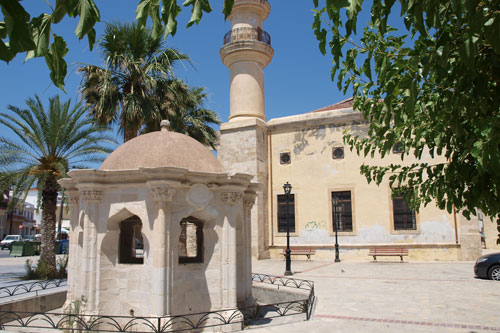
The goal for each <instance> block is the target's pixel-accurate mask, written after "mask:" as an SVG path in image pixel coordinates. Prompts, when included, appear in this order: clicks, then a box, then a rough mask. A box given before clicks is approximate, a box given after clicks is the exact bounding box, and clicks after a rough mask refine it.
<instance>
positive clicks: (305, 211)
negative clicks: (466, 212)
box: [268, 109, 459, 260]
mask: <svg viewBox="0 0 500 333" xmlns="http://www.w3.org/2000/svg"><path fill="white" fill-rule="evenodd" d="M346 129H348V130H350V131H351V132H352V133H355V134H358V135H364V134H365V133H366V131H367V124H366V123H364V122H363V121H362V119H361V118H360V116H359V115H358V114H356V113H353V112H352V110H349V109H346V110H336V111H328V112H321V113H316V114H304V115H300V116H293V117H287V118H280V119H277V120H271V121H269V122H268V130H269V131H270V133H271V140H270V141H271V148H270V151H271V152H272V156H271V163H272V175H271V176H270V177H271V179H272V185H271V192H270V199H269V203H270V214H269V221H270V224H269V232H270V233H271V234H272V235H273V236H272V242H273V244H272V245H274V246H283V245H285V243H286V237H285V236H286V233H279V232H278V229H277V195H278V194H283V188H282V186H283V184H284V183H286V182H287V181H288V182H290V184H291V185H292V186H293V190H292V193H294V194H295V214H296V221H295V223H296V232H295V233H293V234H292V237H291V241H290V242H291V244H292V245H314V246H316V247H322V246H323V247H332V246H333V244H334V232H333V227H332V224H333V221H332V211H331V209H332V204H331V192H332V191H351V200H352V210H353V231H352V232H340V233H339V244H341V248H342V246H344V248H345V251H348V252H351V253H350V254H349V255H348V256H352V257H360V256H366V253H367V249H366V250H363V251H362V254H359V253H358V254H357V253H356V251H354V250H353V249H355V248H357V247H358V248H362V247H366V246H367V245H387V244H408V245H411V246H410V247H412V248H417V247H418V246H420V245H425V247H424V248H421V249H419V250H411V251H410V253H413V255H415V256H417V257H418V256H421V254H423V253H427V254H428V255H429V259H431V257H432V258H435V259H439V258H441V259H445V258H447V259H452V260H457V259H459V255H458V254H457V253H458V252H457V250H456V245H455V243H456V238H455V221H454V216H453V214H448V213H447V212H445V211H442V210H440V209H438V208H437V207H436V206H435V205H433V204H429V205H428V206H427V207H422V208H421V209H420V212H419V213H418V214H417V230H415V231H398V230H394V227H393V217H392V214H393V209H392V198H391V191H390V187H389V184H388V181H384V182H382V184H381V185H380V186H377V185H375V184H374V183H371V184H368V183H367V181H366V179H365V177H364V176H362V175H360V172H359V168H360V166H361V165H362V164H363V163H366V164H370V165H387V164H390V163H401V158H400V155H399V154H394V153H391V154H389V155H388V156H386V157H385V158H384V159H383V160H382V159H381V158H380V157H379V156H375V157H374V158H369V157H367V158H364V157H360V156H358V155H357V154H356V152H351V151H350V150H349V148H348V147H347V146H345V145H344V144H343V132H344V130H346ZM336 147H344V158H343V159H333V158H332V150H333V148H336ZM283 152H290V154H291V163H290V164H280V153H283ZM407 159H408V158H407V157H406V158H405V161H404V162H403V163H410V162H411V161H408V160H407ZM422 160H424V161H429V160H431V157H430V155H429V154H424V156H423V158H422ZM430 245H432V246H434V248H438V250H432V251H435V252H434V253H433V252H432V251H431V250H429V249H430V247H429V246H430ZM432 246H431V247H432ZM443 246H445V247H444V248H443ZM349 249H350V250H349ZM276 255H278V256H279V255H280V254H279V251H274V252H273V256H276ZM331 255H332V253H331V251H330V250H328V249H325V251H324V253H322V251H319V252H318V253H317V257H322V256H325V257H328V256H330V258H331ZM346 255H347V253H346ZM431 260H432V259H431Z"/></svg>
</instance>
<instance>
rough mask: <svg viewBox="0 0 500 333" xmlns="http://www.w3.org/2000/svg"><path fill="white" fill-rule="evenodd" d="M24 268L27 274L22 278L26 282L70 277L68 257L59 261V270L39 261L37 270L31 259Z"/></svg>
mask: <svg viewBox="0 0 500 333" xmlns="http://www.w3.org/2000/svg"><path fill="white" fill-rule="evenodd" d="M24 267H25V269H26V274H25V275H24V276H23V277H22V278H23V279H24V280H51V279H66V278H67V276H68V272H67V267H68V256H64V257H61V258H59V259H58V262H57V268H54V267H52V266H51V265H49V264H48V263H47V262H46V261H43V260H39V261H38V264H37V266H36V268H35V267H33V264H32V262H31V260H30V259H27V260H26V263H25V264H24Z"/></svg>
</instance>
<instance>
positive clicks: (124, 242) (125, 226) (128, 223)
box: [118, 215, 144, 264]
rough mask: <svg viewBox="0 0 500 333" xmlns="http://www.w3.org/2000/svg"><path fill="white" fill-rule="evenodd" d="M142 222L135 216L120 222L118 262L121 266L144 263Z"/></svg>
mask: <svg viewBox="0 0 500 333" xmlns="http://www.w3.org/2000/svg"><path fill="white" fill-rule="evenodd" d="M141 229H142V221H141V219H140V218H139V217H138V216H136V215H134V216H132V217H129V218H128V219H125V220H123V221H121V222H120V237H119V246H118V262H119V263H120V264H142V263H144V240H143V238H142V233H141Z"/></svg>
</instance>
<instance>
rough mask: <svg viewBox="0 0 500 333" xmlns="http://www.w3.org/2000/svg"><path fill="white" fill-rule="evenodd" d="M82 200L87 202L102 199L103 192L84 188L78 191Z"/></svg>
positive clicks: (95, 201) (96, 201)
mask: <svg viewBox="0 0 500 333" xmlns="http://www.w3.org/2000/svg"><path fill="white" fill-rule="evenodd" d="M80 193H81V195H82V198H83V200H85V201H87V202H89V203H98V202H100V201H101V200H102V197H103V192H102V191H96V190H84V191H81V192H80Z"/></svg>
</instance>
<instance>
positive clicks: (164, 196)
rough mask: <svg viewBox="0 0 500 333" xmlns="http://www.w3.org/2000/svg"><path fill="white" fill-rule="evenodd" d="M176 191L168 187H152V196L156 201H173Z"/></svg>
mask: <svg viewBox="0 0 500 333" xmlns="http://www.w3.org/2000/svg"><path fill="white" fill-rule="evenodd" d="M174 194H175V189H174V188H172V187H169V186H166V185H153V186H151V196H152V197H153V200H155V201H172V199H173V197H174Z"/></svg>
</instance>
